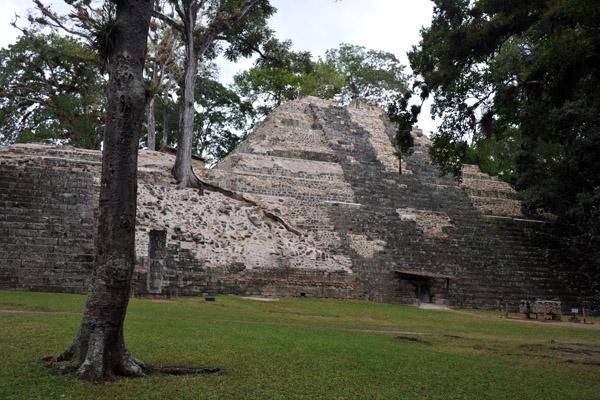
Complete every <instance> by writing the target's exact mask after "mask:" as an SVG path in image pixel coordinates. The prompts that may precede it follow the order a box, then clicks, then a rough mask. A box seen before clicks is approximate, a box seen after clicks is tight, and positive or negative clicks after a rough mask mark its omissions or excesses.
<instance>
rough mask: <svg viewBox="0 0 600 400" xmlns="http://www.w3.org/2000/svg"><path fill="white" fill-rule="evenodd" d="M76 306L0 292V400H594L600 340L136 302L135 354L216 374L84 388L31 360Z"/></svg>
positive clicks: (314, 308) (241, 302)
mask: <svg viewBox="0 0 600 400" xmlns="http://www.w3.org/2000/svg"><path fill="white" fill-rule="evenodd" d="M84 304H85V297H84V296H76V295H63V294H47V293H26V292H6V291H4V292H2V291H0V310H15V311H18V312H0V355H1V358H0V360H2V362H1V363H0V398H1V399H13V398H15V399H36V398H40V399H46V398H47V399H69V398H84V399H104V398H106V399H131V398H140V399H170V398H173V399H175V398H177V399H187V398H189V399H304V398H306V399H319V398H322V399H376V398H380V399H511V400H516V399H544V400H546V399H578V400H580V399H598V398H600V330H597V329H586V328H585V327H568V326H554V325H548V324H542V323H522V322H518V321H506V320H502V319H500V318H498V316H499V315H500V314H501V313H500V312H477V313H457V312H444V311H430V310H420V309H416V308H411V307H401V306H393V305H387V304H375V303H368V302H358V301H334V300H314V299H283V300H279V301H274V302H259V301H252V300H245V299H240V298H235V297H218V298H217V301H216V302H214V303H213V302H205V301H204V300H203V299H198V298H180V299H179V300H171V301H150V300H138V299H134V300H132V301H131V303H130V306H129V310H128V315H127V320H126V323H125V335H126V340H127V344H128V346H129V348H130V350H131V351H132V352H133V353H134V355H136V356H137V357H139V358H141V359H142V360H144V361H146V362H147V363H149V364H152V365H156V366H168V365H179V366H195V367H201V366H206V367H219V368H221V370H222V373H220V374H214V375H199V376H167V375H154V376H151V377H148V378H144V379H123V380H120V381H118V382H116V383H112V384H81V383H79V382H78V381H77V380H76V379H74V378H71V377H64V376H53V375H51V374H50V373H49V370H48V369H46V368H44V366H43V362H41V361H40V360H41V358H42V357H45V356H49V355H57V354H59V353H60V352H61V351H62V350H63V349H64V348H65V347H66V346H67V344H68V343H69V341H70V340H71V339H72V338H73V337H74V335H75V333H76V331H77V327H78V326H79V322H80V318H81V312H82V310H83V307H84ZM598 323H599V322H598V320H596V321H595V324H598ZM410 339H416V341H415V340H410Z"/></svg>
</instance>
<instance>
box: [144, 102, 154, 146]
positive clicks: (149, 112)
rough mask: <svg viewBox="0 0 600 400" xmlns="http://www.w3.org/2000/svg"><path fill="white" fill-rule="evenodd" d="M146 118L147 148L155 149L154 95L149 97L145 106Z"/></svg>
mask: <svg viewBox="0 0 600 400" xmlns="http://www.w3.org/2000/svg"><path fill="white" fill-rule="evenodd" d="M146 113H147V117H148V118H147V120H148V150H152V151H154V150H156V126H155V125H156V120H155V119H154V97H152V98H151V99H150V101H149V102H148V106H147V111H146Z"/></svg>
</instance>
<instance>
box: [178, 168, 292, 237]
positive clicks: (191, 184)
mask: <svg viewBox="0 0 600 400" xmlns="http://www.w3.org/2000/svg"><path fill="white" fill-rule="evenodd" d="M176 183H177V189H186V188H193V189H198V194H199V195H200V196H202V195H203V194H204V190H208V191H210V192H216V193H221V194H222V195H224V196H226V197H229V198H230V199H234V200H237V201H241V202H243V203H246V204H250V205H252V206H255V207H259V208H260V209H262V211H263V213H264V214H265V216H266V217H267V218H270V219H272V220H273V221H275V222H279V223H280V224H281V225H283V227H284V228H285V229H287V230H288V231H289V232H291V233H293V234H294V235H296V236H302V233H301V232H300V231H298V230H297V229H294V228H292V227H291V226H290V225H289V224H288V223H287V222H285V221H284V219H283V218H281V217H280V216H279V215H276V214H273V213H272V212H270V211H268V210H266V209H265V208H264V207H263V206H262V205H260V204H258V203H257V202H255V201H252V200H250V199H247V198H245V197H244V196H242V195H241V194H239V193H236V192H233V191H231V190H227V189H223V188H222V187H219V186H216V185H213V184H211V183H207V182H203V181H202V180H200V178H198V176H197V175H196V174H195V173H194V170H192V171H191V175H190V177H189V179H188V180H187V181H181V182H176Z"/></svg>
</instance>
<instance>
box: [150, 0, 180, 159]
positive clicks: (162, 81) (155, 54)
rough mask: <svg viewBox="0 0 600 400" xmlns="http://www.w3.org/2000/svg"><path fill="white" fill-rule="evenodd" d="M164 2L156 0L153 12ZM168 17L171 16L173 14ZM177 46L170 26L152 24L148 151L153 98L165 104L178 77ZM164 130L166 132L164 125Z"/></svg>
mask: <svg viewBox="0 0 600 400" xmlns="http://www.w3.org/2000/svg"><path fill="white" fill-rule="evenodd" d="M165 3H166V0H155V9H158V10H164V9H165V6H166V4H165ZM170 16H171V17H172V13H171V14H170ZM180 45H181V42H180V37H179V34H178V33H177V32H175V31H174V30H173V29H172V27H171V26H169V25H168V24H167V23H165V22H164V21H163V20H160V19H154V20H152V21H151V23H150V33H149V34H148V53H147V56H146V65H145V72H146V76H147V79H148V81H149V95H150V96H149V99H148V104H147V106H146V118H147V123H146V135H147V136H146V138H147V145H148V148H149V149H150V150H155V149H156V139H155V138H156V119H155V110H154V109H155V101H156V98H157V97H161V98H162V99H163V101H168V97H169V91H170V90H171V87H172V86H173V83H174V82H175V81H176V80H177V78H179V76H180V74H181V72H180V66H179V64H178V61H179V59H180V58H181V54H178V53H180V52H179V51H178V49H179V47H180ZM166 118H168V115H164V114H163V120H165V119H166ZM167 123H168V122H167ZM163 131H165V129H164V126H163ZM167 141H168V136H164V144H163V146H164V145H166V143H167ZM161 147H162V146H161Z"/></svg>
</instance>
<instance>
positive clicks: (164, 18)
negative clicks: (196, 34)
mask: <svg viewBox="0 0 600 400" xmlns="http://www.w3.org/2000/svg"><path fill="white" fill-rule="evenodd" d="M152 16H153V17H154V18H158V19H160V20H161V21H163V22H165V23H166V24H167V25H169V26H170V27H171V28H173V29H175V30H176V31H177V32H179V33H181V34H182V35H183V34H184V31H183V26H181V25H179V24H178V23H177V22H175V21H174V20H173V19H172V18H169V17H167V16H166V15H164V14H161V13H159V12H157V11H152Z"/></svg>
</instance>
